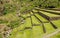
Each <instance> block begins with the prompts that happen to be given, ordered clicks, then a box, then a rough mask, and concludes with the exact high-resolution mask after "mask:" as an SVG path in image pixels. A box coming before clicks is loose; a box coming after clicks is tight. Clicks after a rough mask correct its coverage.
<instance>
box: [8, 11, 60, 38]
mask: <svg viewBox="0 0 60 38" xmlns="http://www.w3.org/2000/svg"><path fill="white" fill-rule="evenodd" d="M35 12H36V11H35ZM40 12H41V13H43V14H45V15H47V16H50V17H55V16H59V15H55V14H50V13H47V12H44V11H40ZM31 14H33V12H31ZM35 15H36V16H37V17H38V18H39V19H40V20H41V21H42V22H48V23H43V24H44V28H45V30H46V33H44V30H43V26H42V24H41V22H39V20H38V19H37V18H36V17H35V16H34V15H32V16H31V17H28V18H26V17H27V16H30V14H26V15H23V17H24V18H26V19H25V23H24V24H21V25H20V26H19V27H16V28H14V29H13V31H12V32H11V35H10V36H9V38H42V37H43V36H44V35H47V34H50V33H52V32H55V31H56V30H55V29H54V28H53V27H52V25H51V23H49V21H48V20H47V19H45V18H43V17H42V16H40V15H38V14H37V13H36V14H35ZM31 18H32V19H31ZM31 20H32V23H31ZM52 22H53V24H55V25H56V26H57V27H58V29H60V23H59V22H60V20H55V21H52ZM32 24H36V25H33V26H32ZM52 37H55V36H52ZM52 37H51V38H52ZM57 37H58V36H57ZM57 37H56V38H57Z"/></svg>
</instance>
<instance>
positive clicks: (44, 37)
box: [43, 29, 60, 38]
mask: <svg viewBox="0 0 60 38" xmlns="http://www.w3.org/2000/svg"><path fill="white" fill-rule="evenodd" d="M59 32H60V29H59V30H56V31H55V32H53V33H51V34H47V35H45V36H43V38H50V37H51V36H53V35H55V34H57V33H59Z"/></svg>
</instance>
